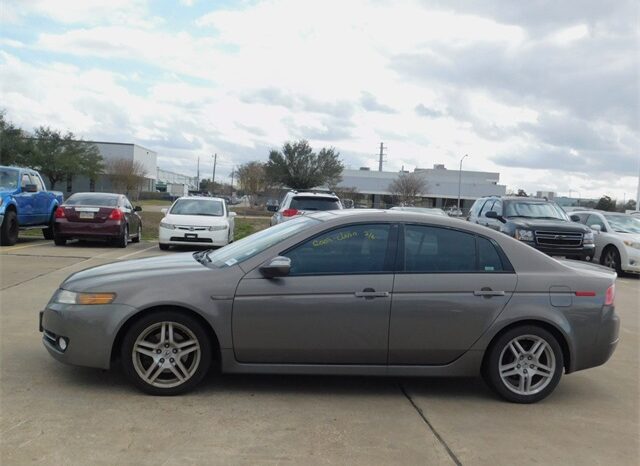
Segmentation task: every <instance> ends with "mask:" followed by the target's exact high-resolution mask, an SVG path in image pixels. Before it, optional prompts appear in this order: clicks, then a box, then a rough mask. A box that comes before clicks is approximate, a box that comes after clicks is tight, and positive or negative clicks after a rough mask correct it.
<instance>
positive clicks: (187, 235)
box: [184, 233, 198, 239]
mask: <svg viewBox="0 0 640 466" xmlns="http://www.w3.org/2000/svg"><path fill="white" fill-rule="evenodd" d="M184 237H185V238H189V239H197V238H198V234H197V233H185V234H184Z"/></svg>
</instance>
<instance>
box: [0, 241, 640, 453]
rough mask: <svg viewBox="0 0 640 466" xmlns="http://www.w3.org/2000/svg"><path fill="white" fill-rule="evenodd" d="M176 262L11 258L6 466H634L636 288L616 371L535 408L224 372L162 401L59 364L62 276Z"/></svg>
mask: <svg viewBox="0 0 640 466" xmlns="http://www.w3.org/2000/svg"><path fill="white" fill-rule="evenodd" d="M175 253H176V251H174V250H171V251H168V252H161V251H160V250H159V249H158V247H157V244H156V243H153V242H145V241H143V242H141V243H139V244H132V245H130V246H129V247H128V248H126V249H120V248H113V247H109V246H106V245H105V246H103V245H100V244H90V243H70V244H69V245H68V246H67V247H55V246H53V244H52V243H51V242H49V241H44V240H41V239H36V238H32V239H30V238H21V240H20V241H19V242H18V244H16V245H15V246H12V247H5V248H2V249H0V261H1V280H0V288H1V291H0V307H1V312H0V336H1V356H0V358H1V359H0V363H1V367H0V369H1V371H0V374H1V389H2V391H1V400H0V413H1V421H0V439H1V442H2V444H1V451H2V457H1V458H0V460H1V461H0V462H1V463H2V464H6V465H10V464H27V463H29V464H78V465H81V464H82V465H85V464H109V465H111V464H137V465H146V464H154V465H158V464H167V465H171V464H231V463H233V464H303V463H304V464H465V465H468V464H469V465H470V464H514V463H519V464H538V463H539V464H606V465H614V464H615V465H624V464H629V465H632V464H637V459H638V457H639V455H640V450H639V447H640V445H639V443H640V440H639V439H640V429H639V425H640V423H639V417H640V405H639V399H640V386H639V383H638V380H639V376H640V374H639V364H638V356H639V355H640V335H639V312H640V281H639V280H638V279H637V278H634V277H623V278H619V279H618V281H617V296H616V308H617V311H618V313H619V315H620V317H621V320H622V328H621V335H620V336H621V341H620V344H619V346H618V349H617V351H616V352H615V353H614V355H613V357H612V359H611V360H610V361H609V362H608V363H607V364H606V365H604V366H602V367H598V368H595V369H591V370H587V371H583V372H577V373H575V374H571V375H569V376H565V377H564V378H563V380H562V381H561V382H560V385H559V386H558V388H557V389H556V391H555V392H554V393H553V394H552V395H551V396H550V397H549V398H548V399H546V400H545V401H543V402H540V403H538V404H535V405H515V404H509V403H506V402H503V401H500V400H498V399H497V398H496V397H495V396H494V395H493V394H492V393H491V392H490V391H489V390H488V389H487V388H486V387H485V386H484V384H483V383H482V382H481V381H480V380H475V379H421V378H408V379H392V378H388V379H385V378H358V377H312V376H304V377H302V376H257V375H256V376H237V375H235V376H231V375H224V376H220V375H213V374H212V375H210V376H209V377H208V379H207V381H206V383H205V384H204V385H203V386H202V387H201V388H199V389H198V390H196V391H195V392H193V393H191V394H189V395H186V396H182V397H175V398H155V397H150V396H147V395H143V394H141V393H139V392H137V391H136V390H135V389H133V388H132V387H131V386H130V385H129V384H128V383H127V382H126V381H125V380H124V377H123V376H122V375H121V374H120V373H119V372H118V371H117V370H113V371H100V370H94V369H85V368H78V367H69V366H64V365H62V364H60V363H58V362H56V361H54V360H53V359H52V358H51V357H50V356H49V355H48V354H47V352H46V350H45V349H44V347H43V346H42V343H41V341H40V339H41V335H40V333H39V332H38V311H39V310H41V309H43V307H44V306H45V304H46V302H47V301H48V300H49V298H50V296H51V294H52V293H53V292H54V290H55V289H56V288H57V286H58V284H59V283H60V282H61V281H62V280H63V279H64V278H65V277H66V276H68V275H69V274H71V273H72V272H75V271H78V270H82V269H85V268H88V267H92V266H96V265H100V264H104V263H108V262H113V261H118V260H128V259H137V258H142V257H149V256H154V255H160V254H175ZM167 273H170V271H168V272H167Z"/></svg>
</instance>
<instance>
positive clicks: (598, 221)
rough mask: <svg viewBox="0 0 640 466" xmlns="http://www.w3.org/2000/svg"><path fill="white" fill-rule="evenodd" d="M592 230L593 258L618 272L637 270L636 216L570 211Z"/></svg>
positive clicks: (639, 238) (639, 226)
mask: <svg viewBox="0 0 640 466" xmlns="http://www.w3.org/2000/svg"><path fill="white" fill-rule="evenodd" d="M571 219H572V220H574V221H576V222H580V223H582V224H584V225H587V226H588V227H590V228H591V229H592V230H593V231H594V232H595V235H594V237H595V244H596V251H595V254H594V259H595V260H598V261H599V262H600V263H601V264H602V265H605V266H607V267H610V268H612V269H614V270H615V271H616V272H618V273H622V272H630V273H640V218H638V217H633V216H631V215H627V214H620V213H615V212H597V211H583V212H573V213H572V214H571Z"/></svg>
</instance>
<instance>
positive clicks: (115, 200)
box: [53, 193, 142, 248]
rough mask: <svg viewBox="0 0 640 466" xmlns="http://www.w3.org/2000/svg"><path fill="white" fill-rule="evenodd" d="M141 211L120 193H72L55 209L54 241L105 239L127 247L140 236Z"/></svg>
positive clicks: (60, 242)
mask: <svg viewBox="0 0 640 466" xmlns="http://www.w3.org/2000/svg"><path fill="white" fill-rule="evenodd" d="M141 210H142V208H140V207H139V206H136V207H135V208H134V207H133V206H132V205H131V202H129V199H127V197H126V196H123V195H122V194H112V193H76V194H73V195H72V196H71V197H69V199H67V200H66V201H65V202H64V203H63V204H62V205H61V206H60V207H58V209H57V210H56V213H55V225H54V230H53V240H54V242H55V244H56V245H57V246H64V245H65V244H66V242H67V240H70V239H86V240H107V241H111V242H113V243H115V244H116V245H117V246H119V247H121V248H126V247H127V244H128V243H129V240H131V241H132V242H134V243H137V242H139V241H140V238H142V219H141V218H140V216H139V215H138V212H140V211H141Z"/></svg>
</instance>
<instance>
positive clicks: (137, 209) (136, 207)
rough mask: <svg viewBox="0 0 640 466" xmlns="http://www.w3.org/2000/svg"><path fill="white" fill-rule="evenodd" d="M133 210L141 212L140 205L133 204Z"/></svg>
mask: <svg viewBox="0 0 640 466" xmlns="http://www.w3.org/2000/svg"><path fill="white" fill-rule="evenodd" d="M133 211H134V212H142V207H140V206H139V205H137V206H135V207H134V208H133Z"/></svg>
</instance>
